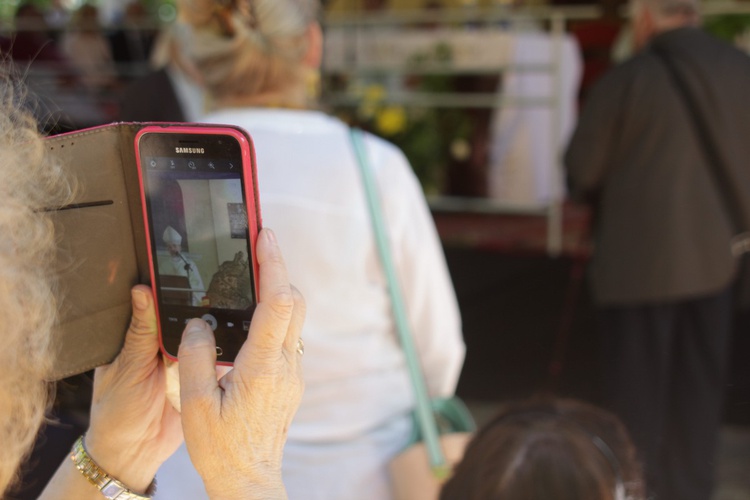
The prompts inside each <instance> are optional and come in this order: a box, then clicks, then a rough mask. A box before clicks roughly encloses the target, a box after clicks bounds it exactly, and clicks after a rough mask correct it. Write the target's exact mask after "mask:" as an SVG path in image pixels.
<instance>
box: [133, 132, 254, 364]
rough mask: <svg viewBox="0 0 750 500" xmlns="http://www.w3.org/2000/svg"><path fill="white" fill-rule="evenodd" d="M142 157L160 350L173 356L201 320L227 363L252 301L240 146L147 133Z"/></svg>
mask: <svg viewBox="0 0 750 500" xmlns="http://www.w3.org/2000/svg"><path fill="white" fill-rule="evenodd" d="M164 136H166V137H164ZM181 144H182V145H181ZM170 153H171V154H170ZM139 154H140V160H141V174H142V177H143V178H142V185H143V188H144V195H145V199H146V214H147V219H148V230H149V235H150V242H151V248H150V252H151V259H152V263H153V272H154V276H153V278H154V287H155V291H156V297H157V303H158V304H157V305H158V309H159V322H160V330H161V339H162V345H163V347H164V349H165V350H166V352H167V353H168V354H169V355H171V356H176V354H177V348H178V346H179V341H180V338H181V335H182V331H183V329H184V326H185V323H186V322H187V321H189V320H190V319H191V318H195V317H199V318H203V319H204V320H205V321H206V322H207V323H208V324H209V325H210V326H211V328H212V329H213V330H214V333H215V335H216V341H217V354H218V359H219V360H220V361H222V360H223V361H232V360H233V359H234V356H236V352H237V351H238V350H239V348H240V347H241V345H242V343H243V342H244V340H245V338H246V336H247V332H248V328H249V322H250V318H251V316H252V311H253V309H254V307H255V303H256V298H255V287H254V282H253V264H252V258H251V255H252V253H251V246H250V238H249V230H248V209H247V205H246V202H245V199H246V196H245V193H244V182H243V180H244V179H243V175H244V173H243V168H242V157H241V155H240V151H239V144H238V143H237V141H236V140H235V139H234V138H232V137H229V136H207V137H206V136H200V135H197V136H194V137H191V136H190V135H184V134H174V133H172V134H145V135H144V136H143V137H141V139H140V142H139Z"/></svg>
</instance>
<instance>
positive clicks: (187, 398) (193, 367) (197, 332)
mask: <svg viewBox="0 0 750 500" xmlns="http://www.w3.org/2000/svg"><path fill="white" fill-rule="evenodd" d="M177 359H178V361H179V362H178V363H177V365H178V366H179V370H180V401H181V405H182V409H183V414H184V413H185V410H186V409H188V408H189V406H190V405H191V404H192V403H193V402H194V401H196V400H202V401H205V400H206V399H205V398H208V399H209V400H210V399H211V398H212V397H213V394H214V393H215V391H216V390H217V389H218V388H219V382H218V381H217V380H216V368H215V367H216V339H215V338H214V332H213V331H212V330H211V327H210V326H208V324H207V323H206V322H205V321H203V320H201V319H191V320H190V321H189V322H188V324H187V326H186V327H185V331H184V332H183V333H182V342H180V349H179V352H178V353H177Z"/></svg>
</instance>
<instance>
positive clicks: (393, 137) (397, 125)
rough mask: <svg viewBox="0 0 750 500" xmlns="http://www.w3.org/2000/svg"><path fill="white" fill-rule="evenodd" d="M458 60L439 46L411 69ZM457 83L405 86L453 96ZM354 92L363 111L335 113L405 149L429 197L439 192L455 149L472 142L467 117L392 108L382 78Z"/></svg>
mask: <svg viewBox="0 0 750 500" xmlns="http://www.w3.org/2000/svg"><path fill="white" fill-rule="evenodd" d="M452 59H453V53H452V49H451V47H450V46H449V45H447V44H444V43H439V44H436V45H435V46H433V47H432V48H431V50H429V51H427V52H425V53H419V54H415V55H414V56H413V57H412V58H411V61H410V64H409V67H413V68H417V69H418V68H419V67H420V66H422V67H427V66H428V67H430V68H434V67H435V66H438V67H439V66H440V65H443V64H444V65H445V66H446V67H449V66H450V63H451V61H452ZM455 79H456V78H455V77H454V76H451V75H448V74H426V75H421V76H412V77H409V78H407V79H406V81H405V82H404V85H405V86H406V87H407V88H408V90H409V91H412V92H427V93H440V92H451V91H455V88H456V82H455ZM349 88H350V91H352V92H353V93H354V94H355V95H357V96H359V97H360V98H361V100H360V102H359V104H358V107H357V108H355V109H352V108H347V107H341V108H339V109H336V110H335V113H336V114H337V115H338V116H339V117H340V118H342V119H343V120H344V121H346V122H348V123H350V124H352V125H356V126H359V127H362V128H364V129H366V130H369V131H370V132H373V133H375V134H377V135H380V136H382V137H384V138H385V139H387V140H389V141H391V142H393V143H394V144H395V145H397V146H398V147H400V148H401V149H402V150H403V152H404V154H405V155H406V157H407V158H408V159H409V162H410V163H411V165H412V168H413V169H414V172H415V173H416V175H417V177H418V178H419V180H420V182H421V183H422V187H423V188H424V190H425V192H427V193H430V194H435V193H439V192H440V191H441V190H442V187H443V185H444V181H445V176H446V171H447V168H448V164H449V162H450V161H451V158H452V156H453V155H454V153H455V151H456V150H457V148H455V145H456V144H457V143H461V144H462V145H464V149H465V147H467V146H466V145H468V140H469V138H470V137H471V134H472V131H473V127H472V121H471V119H470V117H469V115H468V114H467V112H466V111H465V110H462V109H456V108H440V107H426V106H409V105H407V106H397V105H394V104H389V102H388V95H387V90H386V82H385V81H384V80H382V79H381V80H375V81H373V80H372V79H371V80H370V81H365V82H362V81H355V82H349ZM352 89H353V90H352ZM458 149H459V150H460V148H458Z"/></svg>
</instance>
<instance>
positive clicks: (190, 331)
mask: <svg viewBox="0 0 750 500" xmlns="http://www.w3.org/2000/svg"><path fill="white" fill-rule="evenodd" d="M203 325H204V324H203V322H202V321H196V320H194V319H191V320H190V321H189V322H188V324H187V326H186V327H185V332H184V333H183V334H182V337H183V338H188V337H191V336H193V335H196V334H202V333H203V331H204V330H205V327H204V326H203Z"/></svg>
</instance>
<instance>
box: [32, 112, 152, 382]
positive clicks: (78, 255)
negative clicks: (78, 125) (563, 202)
mask: <svg viewBox="0 0 750 500" xmlns="http://www.w3.org/2000/svg"><path fill="white" fill-rule="evenodd" d="M143 126H144V124H115V125H109V126H105V127H99V128H95V129H90V130H85V131H82V132H79V133H73V134H65V135H61V136H56V137H50V138H48V139H47V140H46V143H47V145H48V148H49V149H50V151H51V153H52V154H53V155H54V157H55V158H56V159H57V160H58V161H60V162H62V165H63V166H64V167H65V168H66V169H67V170H68V172H69V174H70V176H71V178H72V182H73V185H74V189H75V198H74V201H73V203H72V204H71V205H68V206H66V207H64V208H63V209H61V210H58V211H56V212H54V213H53V214H52V218H53V222H54V225H55V232H56V235H57V238H58V248H59V250H58V259H57V262H58V266H59V267H58V279H59V281H58V293H57V296H58V306H59V318H58V323H59V324H58V326H57V328H56V329H55V331H54V332H53V338H54V346H55V349H56V359H55V361H54V363H53V367H54V369H53V374H52V377H53V378H54V379H60V378H64V377H67V376H70V375H75V374H77V373H82V372H84V371H87V370H90V369H92V368H94V367H96V366H99V365H102V364H106V363H109V362H111V361H112V360H113V359H114V358H115V356H117V353H119V351H120V349H121V348H122V344H123V340H124V336H125V331H126V328H127V325H128V323H129V319H130V314H131V305H130V288H131V287H132V286H133V285H135V284H136V283H148V282H149V270H148V256H147V254H146V251H147V250H146V243H145V237H144V226H143V216H142V212H141V202H140V190H139V187H138V173H137V168H136V163H135V149H134V147H133V140H134V137H135V134H136V133H137V131H138V130H139V129H140V128H142V127H143Z"/></svg>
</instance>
